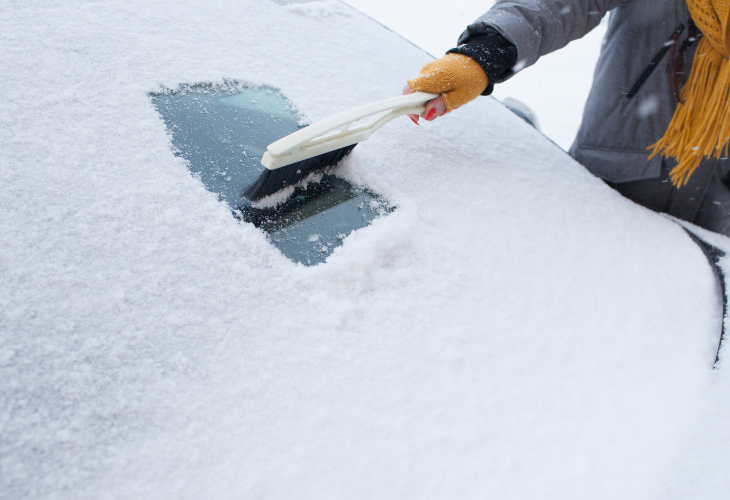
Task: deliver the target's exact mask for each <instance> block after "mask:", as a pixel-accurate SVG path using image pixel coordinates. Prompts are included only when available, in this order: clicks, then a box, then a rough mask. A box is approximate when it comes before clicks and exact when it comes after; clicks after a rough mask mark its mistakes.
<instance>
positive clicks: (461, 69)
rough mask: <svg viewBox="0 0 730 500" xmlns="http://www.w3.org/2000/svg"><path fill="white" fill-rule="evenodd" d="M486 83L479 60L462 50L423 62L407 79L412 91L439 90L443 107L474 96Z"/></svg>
mask: <svg viewBox="0 0 730 500" xmlns="http://www.w3.org/2000/svg"><path fill="white" fill-rule="evenodd" d="M487 84H489V79H488V78H487V75H486V73H484V70H483V69H482V67H481V66H480V65H479V63H478V62H476V61H475V60H474V59H472V58H471V57H468V56H465V55H463V54H446V55H445V56H444V57H442V58H441V59H436V60H435V61H431V62H430V63H426V64H425V65H424V66H423V68H421V73H420V74H419V75H418V78H414V79H413V80H408V85H410V86H411V87H412V88H413V90H415V91H416V92H430V93H432V94H441V97H443V98H444V103H446V110H447V111H453V110H454V109H456V108H458V107H459V106H462V105H464V104H466V103H467V102H469V101H471V100H473V99H476V98H477V96H479V95H480V94H481V93H482V92H484V89H486V88H487Z"/></svg>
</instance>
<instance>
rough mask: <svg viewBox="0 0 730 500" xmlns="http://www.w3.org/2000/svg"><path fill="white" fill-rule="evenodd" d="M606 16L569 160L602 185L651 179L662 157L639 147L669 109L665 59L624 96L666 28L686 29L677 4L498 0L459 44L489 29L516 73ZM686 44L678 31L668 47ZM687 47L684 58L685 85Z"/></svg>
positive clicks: (684, 13)
mask: <svg viewBox="0 0 730 500" xmlns="http://www.w3.org/2000/svg"><path fill="white" fill-rule="evenodd" d="M609 11H610V12H611V14H610V16H611V17H610V19H609V24H608V31H607V33H606V38H605V40H604V44H603V48H602V50H601V55H600V58H599V59H598V64H597V65H596V70H595V74H594V78H593V88H592V89H591V93H590V95H589V97H588V101H587V102H586V106H585V110H584V113H583V123H582V124H581V127H580V129H579V131H578V135H577V137H576V140H575V143H574V144H573V146H572V147H571V148H570V154H571V155H572V156H573V157H574V158H575V159H576V160H578V161H579V162H580V163H582V164H583V165H585V166H586V167H587V168H588V169H589V170H590V171H591V172H593V173H594V174H596V175H597V176H599V177H601V178H603V179H605V180H607V181H610V182H616V183H621V182H628V181H634V180H640V179H652V178H656V177H659V175H660V170H661V161H662V159H661V158H660V157H659V156H656V157H654V158H653V159H652V160H651V161H647V158H648V156H649V153H648V151H647V149H646V148H647V147H648V146H650V145H651V144H653V143H655V142H656V141H657V140H659V139H660V138H661V137H662V136H663V135H664V131H665V130H666V128H667V126H668V125H669V122H670V120H671V119H672V115H673V114H674V110H675V107H676V105H677V99H676V97H675V96H674V90H673V88H672V78H673V77H672V75H671V74H670V72H668V71H666V70H665V68H666V62H665V60H666V58H665V60H664V61H662V62H661V63H660V64H659V66H658V67H657V68H656V69H655V71H654V72H653V73H652V75H651V77H649V79H648V80H647V81H646V82H645V83H644V85H643V86H642V87H641V90H640V91H639V92H638V93H637V94H636V95H635V96H634V97H633V98H631V99H628V98H627V97H626V95H627V94H628V92H629V90H630V89H631V87H632V86H633V85H634V83H635V82H636V80H637V79H638V78H639V76H640V75H641V73H642V72H643V71H644V69H645V68H646V67H647V66H648V65H649V63H650V61H651V60H652V59H653V58H654V56H655V55H656V53H657V52H658V51H659V50H660V49H661V48H662V46H663V45H664V44H665V43H666V42H667V40H669V38H670V37H671V35H672V33H673V32H674V30H675V29H676V28H677V27H678V26H679V25H680V24H684V25H685V26H687V22H688V20H689V18H690V15H689V10H688V9H687V5H686V3H685V0H501V1H499V2H498V3H497V4H496V5H495V6H494V7H493V8H492V9H491V10H490V11H489V12H487V13H486V14H484V15H483V16H481V17H480V18H479V19H477V21H476V22H475V23H474V24H472V25H470V26H469V27H468V28H467V30H466V31H465V32H464V33H463V34H462V35H461V37H460V39H459V43H464V42H465V41H467V40H468V39H469V38H470V37H472V36H475V35H477V34H480V33H481V32H483V31H484V27H486V26H492V27H493V28H495V29H496V30H498V31H499V32H500V33H501V34H502V36H504V37H505V38H506V39H507V40H509V41H510V42H511V43H513V44H514V45H515V47H516V48H517V60H518V63H517V68H520V69H521V68H522V67H526V66H530V65H531V64H534V63H535V61H537V59H538V58H539V57H540V56H542V55H545V54H548V53H550V52H552V51H554V50H557V49H560V48H562V47H564V46H565V45H567V44H568V42H570V41H571V40H575V39H577V38H580V37H582V36H583V35H585V34H586V33H588V32H589V31H590V30H592V29H593V28H595V27H596V26H597V25H598V24H599V22H600V20H601V19H602V18H603V16H604V15H605V14H606V12H609ZM686 38H687V30H686V29H685V30H684V32H683V33H682V35H681V36H680V37H679V40H678V42H677V45H676V47H679V43H681V42H682V41H683V40H684V39H686ZM695 45H696V44H695ZM695 45H693V46H692V47H691V48H690V49H689V50H688V51H687V52H686V54H685V79H686V77H687V76H689V70H690V68H691V64H692V59H693V56H694V50H695ZM576 63H578V62H577V61H576ZM566 84H568V85H569V84H570V83H569V82H566Z"/></svg>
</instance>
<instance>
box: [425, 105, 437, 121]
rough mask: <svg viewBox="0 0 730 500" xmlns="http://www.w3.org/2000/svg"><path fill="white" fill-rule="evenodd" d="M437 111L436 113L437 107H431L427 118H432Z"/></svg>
mask: <svg viewBox="0 0 730 500" xmlns="http://www.w3.org/2000/svg"><path fill="white" fill-rule="evenodd" d="M435 113H436V109H435V108H431V109H430V110H429V111H428V114H427V115H426V120H430V119H431V118H433V115H434V114H435Z"/></svg>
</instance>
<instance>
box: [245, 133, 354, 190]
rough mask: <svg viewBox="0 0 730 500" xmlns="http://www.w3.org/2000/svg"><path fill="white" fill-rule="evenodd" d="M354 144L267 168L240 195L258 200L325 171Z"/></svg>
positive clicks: (347, 152) (347, 153) (335, 163)
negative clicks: (271, 168)
mask: <svg viewBox="0 0 730 500" xmlns="http://www.w3.org/2000/svg"><path fill="white" fill-rule="evenodd" d="M355 146H357V144H352V145H350V146H345V147H344V148H340V149H335V150H334V151H330V152H329V153H324V154H321V155H319V156H314V157H312V158H308V159H306V160H302V161H298V162H296V163H292V164H291V165H287V166H285V167H281V168H277V169H275V170H269V169H268V168H267V169H266V170H264V171H263V172H261V175H259V178H258V179H256V180H255V181H254V182H253V183H251V184H250V185H249V186H248V187H246V189H244V190H243V194H242V195H241V196H243V197H245V198H248V199H249V200H251V201H254V202H256V201H259V200H260V199H261V198H265V197H267V196H269V195H272V194H274V193H276V192H277V191H280V190H282V189H284V188H285V187H287V186H292V185H294V184H296V183H297V182H299V181H301V180H302V179H304V178H305V177H307V176H308V175H310V174H314V173H319V172H325V171H326V170H327V169H328V168H330V167H334V166H335V165H337V163H338V162H339V161H340V160H341V159H343V158H344V157H345V156H347V155H349V154H350V151H352V150H353V149H354V148H355Z"/></svg>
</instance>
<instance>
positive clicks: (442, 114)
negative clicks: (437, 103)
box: [439, 109, 448, 116]
mask: <svg viewBox="0 0 730 500" xmlns="http://www.w3.org/2000/svg"><path fill="white" fill-rule="evenodd" d="M447 111H448V109H445V110H444V112H443V113H441V114H440V115H439V116H444V115H445V114H446V112H447Z"/></svg>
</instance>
